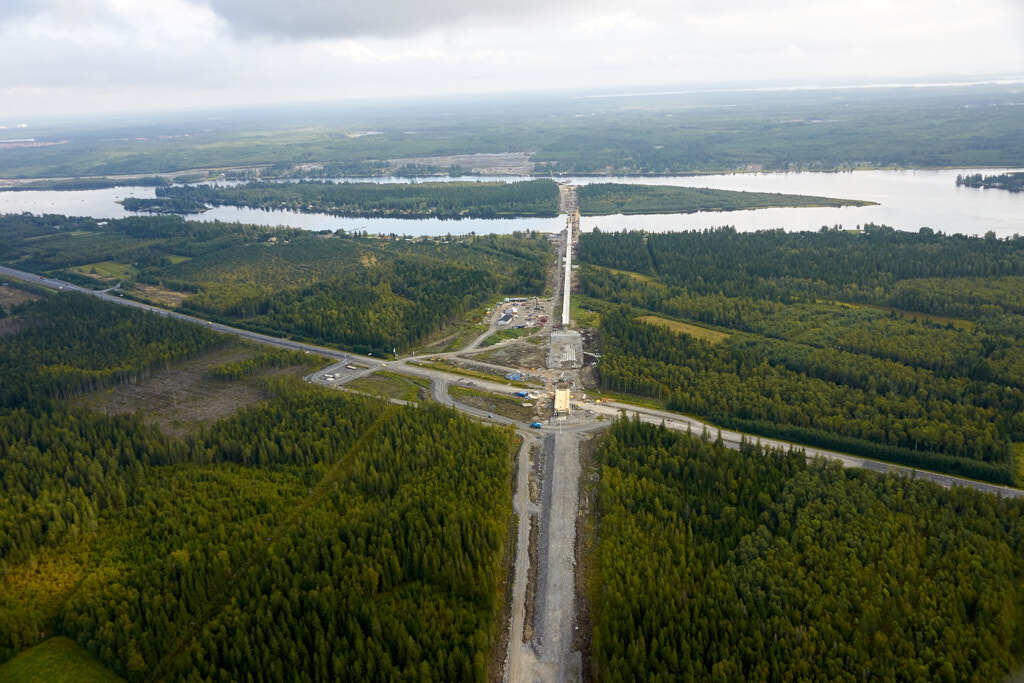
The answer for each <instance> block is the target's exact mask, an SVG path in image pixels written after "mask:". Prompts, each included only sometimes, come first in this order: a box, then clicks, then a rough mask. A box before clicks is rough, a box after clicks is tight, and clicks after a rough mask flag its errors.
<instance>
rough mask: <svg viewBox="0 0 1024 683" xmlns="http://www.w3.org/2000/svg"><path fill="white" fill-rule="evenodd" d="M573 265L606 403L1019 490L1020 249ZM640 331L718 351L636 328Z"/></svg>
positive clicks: (746, 236)
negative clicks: (618, 396) (642, 402)
mask: <svg viewBox="0 0 1024 683" xmlns="http://www.w3.org/2000/svg"><path fill="white" fill-rule="evenodd" d="M580 261H581V262H583V263H584V265H583V268H582V271H581V278H580V283H581V290H582V294H583V295H585V297H584V298H583V299H582V301H581V305H585V306H589V307H591V308H593V309H595V310H597V311H599V312H601V321H600V328H601V339H602V345H603V348H602V357H601V363H600V366H599V371H600V377H601V382H602V384H603V386H604V387H605V388H607V389H610V390H613V391H619V392H626V393H632V394H641V395H646V396H651V397H654V398H655V399H659V400H661V401H664V404H665V405H666V406H668V407H670V408H673V409H676V410H679V411H682V412H685V413H692V414H696V415H701V416H704V417H706V418H710V419H711V420H712V421H713V422H715V423H717V424H722V425H728V426H731V427H734V428H737V429H741V430H745V431H749V432H752V433H756V434H764V435H766V436H767V435H771V436H777V437H782V438H786V439H792V440H794V441H797V442H799V443H807V444H814V445H819V446H822V447H826V448H832V449H835V450H840V451H845V452H850V453H857V454H861V455H865V456H868V457H874V458H880V459H884V460H892V461H895V462H901V463H904V464H908V465H914V466H920V467H925V468H930V469H937V470H940V471H946V472H951V473H957V474H961V475H965V476H969V477H974V478H979V479H986V480H989V481H997V482H1003V483H1011V482H1020V481H1021V478H1022V470H1021V462H1020V460H1021V458H1020V456H1019V452H1020V450H1021V449H1020V446H1019V445H1017V446H1015V444H1020V443H1021V442H1024V342H1022V340H1024V303H1022V302H1024V239H1021V238H1013V239H1005V240H1000V239H996V238H995V237H994V236H993V237H988V238H971V237H963V236H944V235H939V234H935V233H932V232H931V231H928V230H923V231H921V232H919V233H905V232H898V231H895V230H892V229H890V228H881V227H878V226H868V228H867V229H866V230H865V231H864V232H863V233H855V232H847V231H841V230H823V231H821V232H817V233H786V232H783V231H764V232H756V233H737V232H736V231H735V230H732V229H720V230H714V231H704V232H684V233H669V234H646V233H639V232H632V233H617V234H608V233H600V232H596V231H595V232H594V233H589V234H584V235H583V237H582V240H581V244H580ZM651 314H657V315H660V316H663V317H664V318H665V319H666V320H668V321H672V320H680V321H685V322H689V323H695V324H697V325H705V326H710V327H711V328H712V329H714V330H716V331H718V332H721V333H724V335H718V337H719V340H717V341H715V340H708V339H703V338H698V337H697V336H694V335H693V334H690V333H686V332H679V331H675V330H672V329H669V326H662V325H654V324H650V322H649V320H641V319H640V317H641V316H649V315H651ZM698 329H699V328H698ZM723 336H724V339H721V337H723Z"/></svg>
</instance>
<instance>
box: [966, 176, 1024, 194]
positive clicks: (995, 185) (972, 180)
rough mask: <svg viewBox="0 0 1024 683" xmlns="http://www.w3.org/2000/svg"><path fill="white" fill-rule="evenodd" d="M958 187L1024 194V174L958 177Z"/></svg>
mask: <svg viewBox="0 0 1024 683" xmlns="http://www.w3.org/2000/svg"><path fill="white" fill-rule="evenodd" d="M956 184H957V187H980V188H984V189H996V190H1008V191H1010V192H1024V173H1001V174H999V175H985V176H983V175H982V174H980V173H975V174H974V175H966V176H965V175H958V176H957V177H956Z"/></svg>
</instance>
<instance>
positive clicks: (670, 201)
mask: <svg viewBox="0 0 1024 683" xmlns="http://www.w3.org/2000/svg"><path fill="white" fill-rule="evenodd" d="M577 193H578V196H579V203H580V213H581V214H582V215H584V216H604V215H608V214H618V213H622V214H640V213H694V212H697V211H736V210H739V209H764V208H772V207H790V206H866V205H869V204H872V203H873V202H865V201H858V200H855V199H832V198H830V197H813V196H806V195H796V194H781V193H777V192H735V191H732V190H711V189H708V188H701V187H669V186H665V185H632V184H621V183H591V184H588V185H581V186H580V187H579V190H577Z"/></svg>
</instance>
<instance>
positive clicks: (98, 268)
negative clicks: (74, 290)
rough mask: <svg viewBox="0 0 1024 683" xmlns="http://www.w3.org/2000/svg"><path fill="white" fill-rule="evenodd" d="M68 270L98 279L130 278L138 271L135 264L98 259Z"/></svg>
mask: <svg viewBox="0 0 1024 683" xmlns="http://www.w3.org/2000/svg"><path fill="white" fill-rule="evenodd" d="M68 270H69V271H70V272H72V273H78V274H79V275H84V276H85V277H91V278H94V279H96V280H128V279H130V278H132V277H133V276H134V275H135V274H136V273H137V272H138V271H137V270H136V269H135V268H134V267H133V266H131V265H129V264H127V263H118V262H117V261H97V262H96V263H87V264H85V265H83V266H74V267H73V268H68Z"/></svg>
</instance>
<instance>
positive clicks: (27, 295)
mask: <svg viewBox="0 0 1024 683" xmlns="http://www.w3.org/2000/svg"><path fill="white" fill-rule="evenodd" d="M38 298H39V295H38V294H33V293H31V292H26V291H24V290H21V289H18V288H17V287H5V286H2V285H0V306H3V307H4V309H6V310H7V312H8V313H9V312H10V310H11V308H12V307H13V306H17V305H18V304H23V303H26V302H28V301H35V300H36V299H38Z"/></svg>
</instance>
